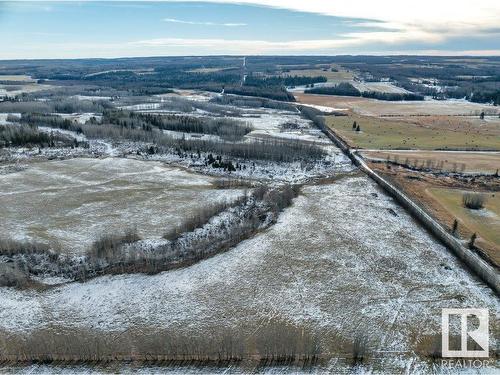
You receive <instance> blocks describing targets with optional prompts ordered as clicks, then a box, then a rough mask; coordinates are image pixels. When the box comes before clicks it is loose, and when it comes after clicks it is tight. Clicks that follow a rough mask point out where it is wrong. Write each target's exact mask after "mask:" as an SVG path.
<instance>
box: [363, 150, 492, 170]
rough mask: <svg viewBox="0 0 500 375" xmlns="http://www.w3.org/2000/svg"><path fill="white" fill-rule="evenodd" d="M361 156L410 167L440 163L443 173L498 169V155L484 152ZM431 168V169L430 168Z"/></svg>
mask: <svg viewBox="0 0 500 375" xmlns="http://www.w3.org/2000/svg"><path fill="white" fill-rule="evenodd" d="M362 155H363V156H364V157H366V158H368V159H375V160H387V159H388V158H390V160H392V161H396V160H397V161H398V162H399V163H405V164H406V160H408V162H409V164H410V165H414V164H416V165H422V164H426V163H427V162H429V161H430V162H432V163H433V165H438V164H440V163H442V166H443V167H442V169H441V170H443V171H449V172H452V171H456V170H461V168H462V165H463V164H464V165H465V168H464V169H463V171H464V172H468V173H495V171H496V170H497V169H498V168H500V153H494V152H492V153H485V152H471V151H468V152H442V151H366V152H363V153H362ZM431 168H432V167H431Z"/></svg>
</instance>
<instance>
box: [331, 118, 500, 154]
mask: <svg viewBox="0 0 500 375" xmlns="http://www.w3.org/2000/svg"><path fill="white" fill-rule="evenodd" d="M452 120H453V121H452ZM326 121H327V124H328V125H329V126H330V127H332V128H333V129H334V130H335V131H336V132H337V133H338V134H339V135H340V136H341V137H342V138H344V139H345V140H346V141H347V142H348V143H349V144H350V145H351V146H352V147H356V148H365V149H377V150H378V149H416V150H447V149H448V150H500V127H499V126H498V125H497V124H496V122H493V121H484V122H483V123H482V124H480V125H478V124H477V123H476V122H474V121H470V120H469V119H467V118H466V119H463V121H461V119H460V118H452V119H450V116H432V118H430V119H428V120H427V121H424V123H423V124H422V122H421V121H422V120H421V118H417V119H413V118H410V119H407V118H406V119H404V120H403V119H401V118H399V119H392V118H391V119H387V118H377V117H367V116H360V115H357V114H351V115H349V116H328V117H326ZM354 121H356V123H357V124H358V125H359V126H360V128H361V131H360V132H356V131H353V129H352V125H353V122H354ZM430 122H432V123H430Z"/></svg>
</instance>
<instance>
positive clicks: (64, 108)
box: [0, 98, 111, 113]
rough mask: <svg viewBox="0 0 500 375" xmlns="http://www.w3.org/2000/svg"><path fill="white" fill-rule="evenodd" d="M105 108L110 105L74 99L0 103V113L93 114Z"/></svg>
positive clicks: (17, 100) (12, 100) (18, 100)
mask: <svg viewBox="0 0 500 375" xmlns="http://www.w3.org/2000/svg"><path fill="white" fill-rule="evenodd" d="M106 108H111V104H110V103H109V102H107V101H105V100H92V101H91V100H78V99H76V98H53V99H50V100H48V101H37V100H29V99H28V100H27V101H25V100H23V99H11V100H9V101H4V102H0V113H54V112H57V113H83V112H86V113H88V112H91V113H94V112H102V111H103V110H105V109H106Z"/></svg>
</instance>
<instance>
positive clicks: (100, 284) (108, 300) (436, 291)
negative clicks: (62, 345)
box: [0, 177, 500, 366]
mask: <svg viewBox="0 0 500 375" xmlns="http://www.w3.org/2000/svg"><path fill="white" fill-rule="evenodd" d="M389 209H391V210H393V211H394V212H390V211H389ZM0 300H1V301H2V304H1V305H0V329H5V330H8V331H15V332H18V331H26V332H30V331H33V330H36V329H38V328H41V327H46V326H48V325H50V324H54V325H55V326H58V325H59V326H69V327H78V328H89V329H90V328H92V329H98V330H103V331H122V330H126V329H127V328H128V327H132V326H134V325H136V324H138V322H140V324H141V325H143V326H148V327H162V328H168V327H171V328H175V329H176V330H179V331H181V332H185V333H187V334H189V333H192V334H194V333H196V334H202V333H203V332H210V331H211V330H212V329H216V328H220V327H233V326H240V325H242V324H245V326H246V327H248V329H250V330H253V329H257V328H258V327H259V325H261V324H263V322H265V321H268V320H269V319H272V318H282V319H286V320H289V321H293V322H296V323H297V324H299V325H302V326H305V327H307V328H308V329H312V330H313V331H315V332H317V333H318V334H320V336H321V339H322V341H323V342H328V341H329V340H331V339H333V338H334V337H336V336H335V335H340V336H341V337H351V338H352V337H354V336H355V335H356V334H358V333H363V334H364V335H366V336H367V337H368V339H369V343H370V347H371V349H372V350H373V351H375V352H377V351H379V352H383V351H389V352H390V351H396V352H403V354H404V353H405V352H406V351H410V352H411V351H412V350H414V349H415V348H414V344H415V341H416V340H419V339H423V338H425V337H427V336H428V335H438V334H439V333H440V319H441V308H448V307H477V308H488V309H489V310H490V314H491V315H490V319H491V320H492V321H494V320H495V319H498V315H499V312H500V302H499V301H498V299H497V297H495V296H494V294H493V293H492V292H491V290H490V289H488V288H487V287H486V286H485V285H484V284H482V283H481V282H480V281H478V280H477V279H476V278H475V277H473V276H471V274H470V273H469V272H468V271H466V270H464V268H463V266H462V265H461V264H460V262H458V261H457V260H456V258H454V257H453V256H452V255H451V254H450V253H449V251H448V250H447V249H445V248H444V247H443V246H441V245H440V244H439V243H437V242H436V241H435V240H434V239H433V238H432V237H431V236H430V235H429V234H428V233H427V232H425V231H424V230H423V229H421V228H420V227H419V226H417V225H416V224H415V223H414V222H413V220H412V219H411V218H410V217H409V216H408V214H407V213H406V212H405V211H404V210H403V209H402V208H400V207H399V206H397V205H396V204H395V203H394V202H393V201H392V199H390V198H388V197H386V196H385V195H384V194H383V193H382V192H381V191H379V190H378V188H377V187H376V186H375V185H374V183H372V182H371V181H370V180H368V179H367V178H366V177H351V178H345V179H343V180H340V181H338V182H337V183H334V184H332V185H317V186H310V187H306V188H304V194H303V195H302V196H300V197H299V198H297V199H296V201H295V203H294V205H293V206H292V207H291V208H289V209H287V210H286V211H285V213H284V214H282V216H281V217H280V219H279V222H278V223H277V224H276V225H275V226H273V227H271V228H270V229H268V230H267V231H265V232H263V233H261V234H259V235H257V236H256V237H254V238H252V239H250V240H247V241H244V242H242V243H240V244H239V245H238V246H237V247H236V248H234V249H232V250H230V251H228V252H226V253H223V254H220V255H218V256H215V257H213V258H210V259H207V260H204V261H202V262H200V263H198V264H195V265H193V266H191V267H188V268H184V269H179V270H174V271H169V272H164V273H161V274H158V275H155V276H146V275H122V276H106V277H101V278H97V279H94V280H91V281H89V282H86V283H83V284H81V283H73V284H69V285H66V286H61V287H57V288H55V289H52V290H49V291H45V292H38V291H34V290H27V291H19V290H15V289H12V288H2V289H0ZM494 345H495V341H494V339H493V337H492V340H491V342H490V346H491V347H494ZM412 361H413V366H415V363H417V362H418V360H415V359H414V360H412ZM393 365H394V364H393ZM404 365H405V364H404V361H403V364H402V365H401V366H404Z"/></svg>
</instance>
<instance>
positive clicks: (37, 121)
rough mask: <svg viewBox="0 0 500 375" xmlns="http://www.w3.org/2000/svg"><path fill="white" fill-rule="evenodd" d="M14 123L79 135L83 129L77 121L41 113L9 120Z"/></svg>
mask: <svg viewBox="0 0 500 375" xmlns="http://www.w3.org/2000/svg"><path fill="white" fill-rule="evenodd" d="M9 120H10V121H12V122H20V123H23V124H28V125H32V126H46V127H49V128H57V129H63V130H70V131H74V132H76V133H78V134H80V133H82V132H83V130H82V127H81V125H80V124H78V123H77V122H75V121H72V120H70V119H67V118H62V117H61V116H58V115H50V114H40V113H23V114H21V117H20V118H16V117H12V118H9Z"/></svg>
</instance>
